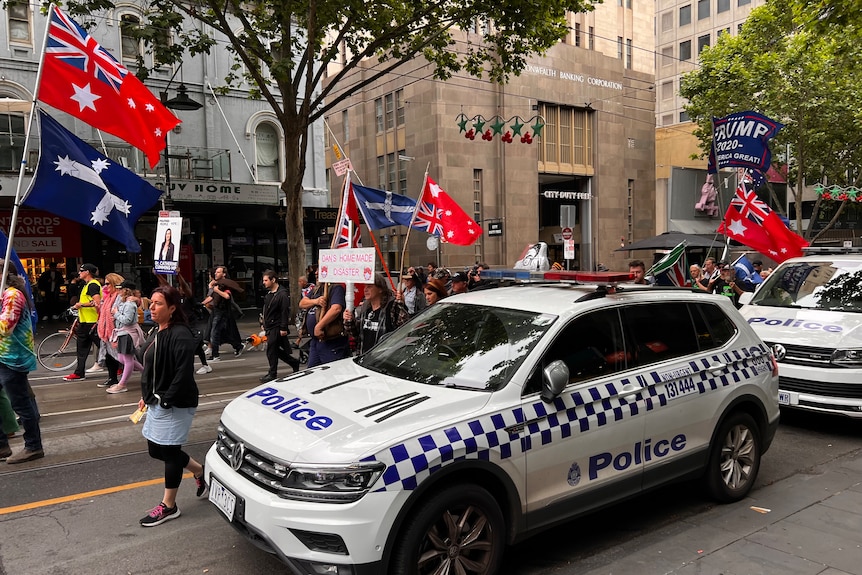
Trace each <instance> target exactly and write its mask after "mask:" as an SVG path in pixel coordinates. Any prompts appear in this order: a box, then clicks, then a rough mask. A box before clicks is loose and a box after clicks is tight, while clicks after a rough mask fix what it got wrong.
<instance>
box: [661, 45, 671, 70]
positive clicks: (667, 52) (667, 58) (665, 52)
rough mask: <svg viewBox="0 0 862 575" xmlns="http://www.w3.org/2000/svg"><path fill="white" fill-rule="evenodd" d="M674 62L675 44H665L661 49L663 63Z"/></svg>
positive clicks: (668, 64) (669, 63)
mask: <svg viewBox="0 0 862 575" xmlns="http://www.w3.org/2000/svg"><path fill="white" fill-rule="evenodd" d="M671 64H673V46H665V47H664V48H662V49H661V65H662V66H670V65H671Z"/></svg>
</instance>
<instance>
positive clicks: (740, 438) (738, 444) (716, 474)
mask: <svg viewBox="0 0 862 575" xmlns="http://www.w3.org/2000/svg"><path fill="white" fill-rule="evenodd" d="M760 445H761V441H760V429H759V428H758V426H757V423H756V422H755V421H754V418H752V417H751V416H750V415H748V414H747V413H742V412H737V413H734V414H732V415H730V416H729V417H728V418H727V419H726V420H725V421H724V423H722V425H721V428H720V429H719V432H718V434H717V435H716V436H715V442H714V444H713V446H712V449H711V452H710V457H709V467H708V469H707V476H706V480H707V487H708V488H709V491H710V494H711V495H712V496H713V497H715V498H716V499H717V500H719V501H722V502H732V501H738V500H740V499H742V498H743V497H745V496H746V495H747V494H748V492H749V491H751V487H752V486H753V485H754V480H755V479H757V472H758V470H759V469H760V455H761V450H760Z"/></svg>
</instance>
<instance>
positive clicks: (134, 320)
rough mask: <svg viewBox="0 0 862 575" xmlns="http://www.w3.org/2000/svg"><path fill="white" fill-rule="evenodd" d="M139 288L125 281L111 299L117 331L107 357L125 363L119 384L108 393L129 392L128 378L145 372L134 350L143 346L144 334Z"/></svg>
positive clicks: (114, 385) (112, 313)
mask: <svg viewBox="0 0 862 575" xmlns="http://www.w3.org/2000/svg"><path fill="white" fill-rule="evenodd" d="M108 275H109V276H110V275H111V274H108ZM136 289H137V286H136V285H135V282H133V281H132V280H123V281H122V283H120V285H118V286H116V290H115V293H116V294H117V295H116V297H115V298H114V299H113V300H112V303H113V305H112V306H111V312H110V313H111V316H112V317H113V319H114V329H113V331H112V333H111V335H110V336H109V338H108V343H107V346H108V356H110V357H112V358H114V359H115V360H116V361H119V362H120V363H121V364H123V375H122V377H121V378H120V380H119V381H118V382H116V383H114V384H113V385H111V386H109V387H108V388H107V389H106V390H105V391H106V392H108V393H123V392H124V391H128V388H126V381H127V380H128V379H129V376H130V375H132V372H134V371H143V369H144V366H143V365H141V364H140V363H139V362H138V361H137V360H136V359H135V351H136V350H137V349H138V348H139V347H140V346H141V344H142V343H144V332H143V330H141V326H140V325H138V302H137V301H136V300H135V296H134V295H133V294H134V291H135V290H136ZM114 373H116V372H114Z"/></svg>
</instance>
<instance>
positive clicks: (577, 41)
mask: <svg viewBox="0 0 862 575" xmlns="http://www.w3.org/2000/svg"><path fill="white" fill-rule="evenodd" d="M575 46H576V47H578V48H580V47H581V25H580V24H579V23H578V22H575Z"/></svg>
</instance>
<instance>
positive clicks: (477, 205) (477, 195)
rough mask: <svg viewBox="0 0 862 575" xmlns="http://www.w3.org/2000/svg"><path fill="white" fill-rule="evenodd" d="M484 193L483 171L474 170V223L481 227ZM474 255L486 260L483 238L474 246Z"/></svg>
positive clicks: (480, 237) (480, 259)
mask: <svg viewBox="0 0 862 575" xmlns="http://www.w3.org/2000/svg"><path fill="white" fill-rule="evenodd" d="M482 193H483V182H482V170H478V169H474V170H473V221H475V222H476V223H478V224H479V225H480V226H481V225H482ZM473 249H474V252H473V253H474V254H475V255H476V260H477V261H484V259H485V258H483V257H482V236H481V235H480V236H479V239H478V240H477V241H476V243H474V244H473Z"/></svg>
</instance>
